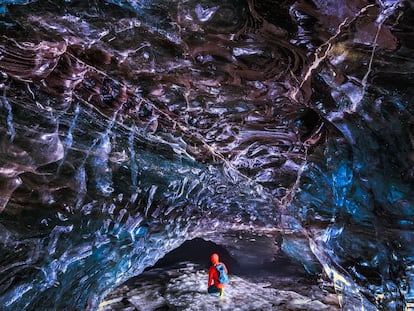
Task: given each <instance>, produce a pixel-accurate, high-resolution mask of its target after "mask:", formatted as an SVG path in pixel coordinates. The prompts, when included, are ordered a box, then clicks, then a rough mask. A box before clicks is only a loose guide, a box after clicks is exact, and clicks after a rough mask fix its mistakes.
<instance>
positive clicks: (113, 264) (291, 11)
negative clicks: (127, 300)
mask: <svg viewBox="0 0 414 311" xmlns="http://www.w3.org/2000/svg"><path fill="white" fill-rule="evenodd" d="M0 14H1V16H0V19H1V21H0V29H1V37H0V111H1V113H0V234H1V236H0V248H1V249H0V254H1V255H0V293H1V295H0V306H1V308H2V309H4V310H49V309H52V310H65V309H67V310H74V309H79V310H83V309H88V310H95V309H96V308H97V307H98V305H99V303H100V302H101V301H102V299H103V298H104V296H105V294H106V293H108V292H110V291H111V290H112V289H114V288H115V287H116V286H117V285H120V284H121V283H122V282H124V281H125V280H127V279H128V278H130V277H132V276H135V275H138V274H140V273H141V272H142V271H143V270H144V269H145V268H146V267H148V266H151V265H152V264H154V263H155V262H156V261H157V259H159V258H160V257H162V256H163V255H165V254H166V253H167V252H169V251H171V250H172V249H174V248H176V247H178V246H179V245H180V244H181V243H182V242H184V241H185V240H189V239H192V238H194V237H208V238H209V239H216V242H217V243H219V244H221V245H223V246H226V247H229V248H234V249H237V251H238V252H239V253H243V251H244V250H245V251H246V252H247V251H248V249H247V248H246V247H245V246H246V245H251V243H250V242H251V241H250V240H249V239H250V238H247V237H245V236H244V232H253V233H254V234H257V235H267V236H268V237H275V236H279V235H280V234H282V236H283V238H282V240H283V243H282V245H281V246H280V247H281V249H282V250H283V252H284V253H285V254H287V255H289V256H291V257H292V258H294V259H295V260H297V261H299V262H300V263H301V264H302V265H303V267H304V268H305V270H306V271H307V272H308V273H309V274H312V275H314V276H315V275H316V276H319V277H320V278H327V279H330V280H331V281H332V282H334V284H335V289H336V292H337V295H338V297H339V301H340V303H341V305H342V307H343V308H344V309H346V310H352V309H355V310H362V309H365V310H375V309H384V310H401V309H403V308H405V307H406V308H409V307H410V306H413V305H414V246H413V245H414V243H413V242H414V231H413V228H414V223H413V222H414V208H413V204H414V191H413V190H414V189H413V188H414V187H413V184H414V167H413V162H414V117H413V110H414V109H413V95H414V88H413V87H414V80H413V76H412V73H413V72H414V60H413V56H412V55H413V45H412V42H413V40H414V36H413V27H414V23H413V21H414V12H413V7H412V3H411V2H409V1H403V0H395V1H380V0H377V1H363V0H358V1H351V0H348V1H347V0H343V1H322V0H312V1H301V0H297V1H294V0H292V1H270V0H263V1H256V0H238V1H234V0H232V1H230V0H222V1H216V0H203V1H193V0H180V1H179V0H174V1H167V0H155V1H147V0H134V1H133V0H125V1H121V0H119V1H116V0H111V1H109V0H108V1H99V0H95V1H92V0H91V1H74V0H72V1H63V0H62V1H60V0H59V1H53V2H51V1H43V0H41V1H1V2H0ZM237 232H239V234H237ZM237 235H238V238H237V239H235V238H233V237H234V236H237ZM248 240H249V241H248ZM247 242H249V243H247ZM246 243H247V244H246ZM257 248H258V249H259V248H260V245H259V246H257ZM263 253H266V256H268V257H271V256H272V249H271V248H269V249H266V251H264V252H263Z"/></svg>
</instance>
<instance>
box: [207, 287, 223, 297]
mask: <svg viewBox="0 0 414 311" xmlns="http://www.w3.org/2000/svg"><path fill="white" fill-rule="evenodd" d="M207 292H208V293H209V294H210V295H214V296H219V295H220V289H218V288H217V287H216V286H214V285H211V286H210V287H209V288H208V289H207Z"/></svg>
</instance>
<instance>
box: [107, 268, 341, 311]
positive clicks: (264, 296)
mask: <svg viewBox="0 0 414 311" xmlns="http://www.w3.org/2000/svg"><path fill="white" fill-rule="evenodd" d="M207 275H208V271H207V270H206V269H203V268H202V267H201V266H200V265H197V264H193V263H190V262H187V263H185V262H183V263H178V264H177V265H175V266H170V267H164V268H155V269H151V270H148V271H146V272H144V273H143V274H142V275H140V276H139V277H137V278H133V279H131V280H129V281H128V282H127V283H126V284H124V285H122V286H120V287H119V288H117V289H116V290H115V291H114V292H112V293H111V294H110V295H108V296H107V297H106V298H105V301H104V302H102V303H101V305H100V307H99V310H100V311H110V310H125V311H126V310H131V311H132V310H142V311H143V310H146V311H154V310H188V311H193V310H194V311H196V310H211V311H214V310H229V311H230V310H235V311H236V310H240V311H241V310H244V311H251V310H262V311H265V310H315V311H317V310H326V311H334V310H340V308H339V304H338V300H337V297H336V295H335V294H333V293H329V292H328V289H330V290H331V291H333V288H332V287H331V288H325V290H324V291H323V290H322V289H321V288H320V287H319V286H318V285H317V284H316V283H315V282H314V280H307V279H306V278H303V277H302V278H296V279H295V277H292V276H286V275H285V276H280V275H279V276H277V275H273V276H272V275H271V273H269V271H267V274H266V277H264V275H263V274H260V273H259V274H258V275H257V276H255V277H253V276H252V275H250V276H236V275H230V283H229V284H228V285H227V287H226V289H225V297H224V298H223V299H220V298H218V297H214V296H210V295H208V294H207V286H206V283H207ZM260 280H262V282H260Z"/></svg>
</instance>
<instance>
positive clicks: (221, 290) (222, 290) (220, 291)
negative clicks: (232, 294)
mask: <svg viewBox="0 0 414 311" xmlns="http://www.w3.org/2000/svg"><path fill="white" fill-rule="evenodd" d="M219 296H220V297H223V296H224V288H219Z"/></svg>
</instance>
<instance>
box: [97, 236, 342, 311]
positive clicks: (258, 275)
mask: <svg viewBox="0 0 414 311" xmlns="http://www.w3.org/2000/svg"><path fill="white" fill-rule="evenodd" d="M275 243H276V244H277V243H278V241H276V242H275ZM235 249H236V251H235ZM276 249H277V248H276ZM278 249H279V250H278V251H277V252H276V253H274V254H273V256H268V255H265V253H266V252H265V251H263V252H260V248H255V247H251V246H250V245H249V246H248V247H245V248H243V249H240V248H234V245H228V244H227V245H220V244H218V243H214V242H212V241H210V240H207V239H203V238H195V239H192V240H187V241H185V242H184V243H183V244H181V245H180V246H179V247H177V248H175V249H173V250H172V251H170V252H169V253H167V254H165V256H164V257H162V258H161V259H159V260H158V261H157V262H156V263H155V264H154V265H153V266H151V267H148V268H146V269H145V270H144V271H143V273H141V274H140V275H138V276H135V277H133V278H131V279H129V280H127V281H126V282H124V283H123V284H122V285H120V286H119V287H117V288H116V289H115V290H114V291H112V292H111V293H110V294H108V295H107V296H106V298H105V301H104V305H105V306H106V307H101V308H100V310H101V311H102V310H104V311H106V310H114V309H116V310H118V309H119V310H126V309H128V308H129V307H131V306H135V309H134V308H132V309H131V310H141V309H142V308H144V309H145V310H175V307H174V305H175V306H177V305H180V304H181V303H184V302H183V301H186V303H187V304H191V303H193V302H194V301H199V300H200V299H202V300H204V301H205V300H206V299H208V298H206V297H207V296H208V295H207V280H208V268H209V267H210V256H211V254H212V253H218V254H219V256H220V260H221V261H222V262H224V263H225V264H226V265H227V266H228V269H229V272H230V273H229V277H230V283H229V284H228V287H229V288H230V290H229V292H230V296H231V291H232V290H233V295H235V294H234V293H236V294H237V295H241V297H244V296H245V295H249V294H251V293H254V292H255V291H256V292H260V291H262V287H263V286H265V287H267V288H266V290H269V288H272V289H275V290H282V291H285V292H290V293H294V295H297V294H302V295H304V296H308V297H309V296H312V297H320V299H321V301H324V300H323V299H325V301H326V300H327V299H326V297H327V295H326V289H325V293H322V292H323V290H322V289H321V287H320V284H318V280H317V278H316V277H315V276H311V275H309V274H308V273H307V272H306V271H305V269H304V267H303V266H302V265H301V264H300V263H298V262H296V261H295V260H294V259H292V258H290V257H288V256H287V255H286V254H285V253H284V252H283V251H282V250H281V249H280V248H278ZM245 253H250V255H251V257H250V258H248V260H246V258H244V256H243V254H245ZM267 254H271V252H267ZM252 258H253V259H254V260H252ZM264 284H266V285H264ZM328 290H329V289H328ZM243 291H246V292H249V293H248V294H243ZM329 292H330V294H331V295H334V293H333V289H330V290H329ZM190 296H191V298H189V297H190ZM270 296H271V295H269V297H270ZM282 296H283V295H282ZM282 296H281V297H282ZM250 299H251V298H250ZM253 299H254V298H253ZM258 299H259V298H258ZM265 299H266V298H265ZM269 299H270V298H269ZM280 299H281V298H280ZM259 300H260V299H259ZM262 300H263V299H262ZM287 300H288V298H287ZM331 300H332V301H333V302H332V303H333V304H334V305H335V304H336V303H337V301H336V299H331ZM233 303H234V301H233ZM330 303H331V302H329V304H330ZM143 306H145V307H143ZM144 309H142V310H144ZM213 309H214V308H213ZM213 309H212V310H213ZM128 310H129V309H128ZM214 310H215V309H214ZM223 310H224V309H223ZM226 310H227V309H226ZM257 310H262V309H260V308H259V309H257ZM332 310H337V308H336V306H334V307H333V309H332Z"/></svg>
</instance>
